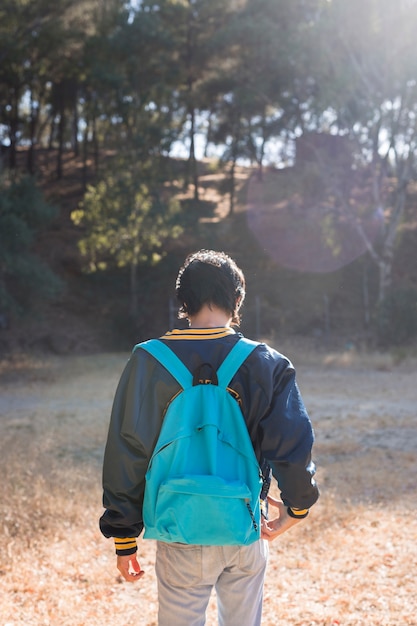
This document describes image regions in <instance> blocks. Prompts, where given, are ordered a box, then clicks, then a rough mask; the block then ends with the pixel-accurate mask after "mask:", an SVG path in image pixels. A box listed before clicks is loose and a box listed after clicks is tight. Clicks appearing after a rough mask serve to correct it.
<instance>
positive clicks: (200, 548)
mask: <svg viewBox="0 0 417 626" xmlns="http://www.w3.org/2000/svg"><path fill="white" fill-rule="evenodd" d="M176 294H177V298H178V301H179V304H180V310H179V316H180V317H183V318H186V319H187V320H188V323H189V328H187V329H186V330H178V329H175V330H171V331H170V332H167V333H166V334H165V335H163V336H162V337H161V338H160V340H161V341H162V342H163V343H165V344H166V345H168V346H169V347H170V348H171V349H172V350H173V351H174V353H175V354H176V355H177V356H178V357H179V358H180V360H181V361H182V362H183V363H184V364H185V366H186V367H187V368H188V369H189V370H190V371H191V372H193V371H195V370H196V368H198V366H201V364H203V363H210V365H211V366H212V367H213V368H214V369H217V368H218V367H219V366H220V364H221V363H222V362H223V360H224V359H225V357H226V356H227V354H228V353H229V352H230V350H231V349H232V347H233V346H234V345H235V344H236V342H237V341H239V338H240V337H241V334H240V333H239V332H236V331H235V330H234V329H233V326H235V325H238V324H239V322H240V318H239V310H240V308H241V306H242V303H243V301H244V298H245V278H244V275H243V273H242V271H241V270H240V269H239V267H238V266H237V265H236V263H235V262H234V261H233V260H232V259H231V258H230V257H229V256H227V255H226V254H225V253H223V252H215V251H212V250H200V251H199V252H196V253H194V254H191V255H190V256H188V257H187V259H186V260H185V262H184V265H183V266H182V267H181V269H180V271H179V274H178V277H177V282H176ZM229 386H230V388H231V391H232V392H233V395H234V396H235V397H236V399H237V400H238V401H239V403H240V406H241V410H242V413H243V416H244V420H245V422H246V425H247V429H248V432H249V435H250V439H251V442H252V445H253V448H254V451H255V454H256V457H257V459H258V462H259V464H260V466H261V468H262V471H263V474H264V485H267V486H268V483H269V481H270V473H271V472H272V475H273V477H274V478H275V479H276V481H277V483H278V488H279V490H280V495H281V501H277V500H275V499H273V498H271V497H269V496H266V493H267V488H266V489H263V490H262V496H261V497H262V498H264V500H266V501H267V502H268V504H269V505H270V513H273V516H272V519H269V520H268V519H267V517H266V516H264V515H263V516H262V532H261V538H260V539H259V540H257V541H255V542H253V543H251V544H250V545H243V546H242V545H227V546H217V545H187V544H183V543H167V542H163V541H157V553H156V575H157V580H158V601H159V613H158V623H159V626H172V625H173V624H175V626H201V625H203V624H204V623H205V612H206V607H207V604H208V602H209V598H210V594H211V591H212V589H213V587H214V588H215V590H216V595H217V604H218V614H219V624H220V625H221V626H233V625H239V626H257V625H258V624H260V623H261V613H262V593H263V583H264V576H265V569H266V564H267V555H268V541H272V540H273V539H275V538H276V537H278V536H279V535H281V534H282V533H284V532H285V531H287V530H288V529H290V528H291V527H292V526H294V525H295V524H298V523H300V521H301V520H303V519H304V518H306V517H307V515H308V512H309V508H310V507H311V506H312V505H313V504H314V503H315V502H316V500H317V498H318V489H317V486H316V484H315V482H314V478H313V477H314V473H315V467H314V464H313V462H312V460H311V451H312V445H313V430H312V426H311V422H310V419H309V417H308V414H307V411H306V409H305V406H304V403H303V401H302V398H301V395H300V392H299V389H298V386H297V383H296V379H295V371H294V368H293V366H292V364H291V363H290V361H289V360H288V359H287V358H286V357H285V356H283V355H282V354H280V353H278V352H277V351H276V350H274V349H273V348H271V347H270V346H268V345H267V344H265V343H260V344H259V345H258V346H257V347H256V348H255V349H254V350H253V352H252V353H251V354H250V355H249V356H248V357H247V359H246V360H245V361H244V363H243V365H241V367H240V368H239V370H238V371H237V372H236V374H235V376H234V377H233V378H232V380H231V382H230V384H229ZM180 391H181V387H180V386H179V383H177V382H176V380H175V379H174V377H173V376H172V375H171V374H170V373H169V372H168V371H167V369H165V368H164V367H163V366H162V365H161V364H160V363H159V362H158V361H157V360H156V359H155V358H154V357H153V356H151V355H150V354H148V353H147V352H145V351H144V350H140V349H139V350H134V351H133V353H132V355H131V357H130V359H129V361H128V363H127V365H126V367H125V370H124V372H123V374H122V376H121V379H120V382H119V385H118V388H117V391H116V394H115V398H114V403H113V410H112V416H111V421H110V426H109V433H108V439H107V445H106V450H105V457H104V465H103V490H104V496H103V504H104V507H105V509H106V510H105V512H104V514H103V516H102V517H101V519H100V528H101V531H102V533H103V535H104V536H105V537H113V538H114V542H115V548H116V554H117V567H118V569H119V571H120V573H121V574H122V576H123V577H124V578H125V579H126V580H127V581H136V580H138V579H140V578H141V577H142V576H143V574H144V572H143V571H142V570H141V567H140V564H139V560H138V558H137V537H138V536H139V535H140V534H141V532H142V530H143V526H144V524H143V516H142V506H143V497H144V490H145V473H146V471H147V468H148V464H149V461H150V458H151V456H152V452H153V450H154V448H155V445H156V443H157V440H158V436H159V433H160V430H161V426H162V422H163V418H164V411H165V409H166V407H167V405H168V404H169V402H170V401H171V400H172V398H173V397H174V396H176V394H178V393H179V392H180ZM266 501H264V503H263V506H262V510H263V512H264V513H265V515H266V511H267V506H265V504H266Z"/></svg>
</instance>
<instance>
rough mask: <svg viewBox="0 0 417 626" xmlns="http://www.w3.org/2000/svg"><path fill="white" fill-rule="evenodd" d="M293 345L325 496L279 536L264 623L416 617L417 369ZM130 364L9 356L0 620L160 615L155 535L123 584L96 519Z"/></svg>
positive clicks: (380, 622)
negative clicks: (310, 354)
mask: <svg viewBox="0 0 417 626" xmlns="http://www.w3.org/2000/svg"><path fill="white" fill-rule="evenodd" d="M283 351H284V350H283ZM286 353H288V354H289V356H291V357H293V359H294V361H295V362H296V363H298V364H299V368H298V372H299V381H300V386H301V389H302V391H303V395H304V397H305V400H306V402H307V405H308V407H309V409H310V413H311V416H312V419H313V421H314V424H315V429H316V435H317V444H316V452H315V457H316V460H317V462H318V465H319V471H318V480H319V482H320V485H321V491H322V497H321V499H320V501H319V503H318V504H317V505H316V506H315V507H314V509H313V510H312V513H311V516H310V519H309V520H308V522H306V523H304V524H300V525H299V526H298V527H296V528H295V529H293V530H292V531H291V532H290V533H288V534H287V535H285V536H284V537H282V539H281V540H280V541H276V542H275V543H274V544H272V546H271V556H270V563H269V569H268V576H267V581H266V586H265V607H264V624H265V626H276V624H292V625H293V626H311V625H320V626H336V625H339V624H340V625H343V626H403V625H404V626H407V625H408V626H411V625H416V624H417V616H416V614H415V608H416V605H415V603H416V598H417V582H416V578H415V574H414V572H415V569H416V566H417V519H416V515H415V512H416V503H415V493H416V489H415V479H416V473H415V467H416V461H417V445H416V444H417V425H416V408H415V407H416V399H417V391H416V383H415V381H416V371H417V367H414V365H413V366H412V365H410V363H408V364H407V367H405V365H403V366H394V364H393V363H392V361H390V360H389V359H388V358H387V357H386V356H383V355H376V356H375V355H367V356H366V358H365V357H364V355H352V354H351V355H350V356H349V358H348V356H346V355H337V354H327V355H326V354H324V353H323V354H322V356H321V357H320V360H319V365H317V364H316V365H315V366H314V367H313V366H312V364H313V360H312V359H309V358H307V356H306V355H304V359H301V358H299V357H298V355H297V356H294V355H293V354H291V352H290V351H289V350H286ZM124 362H125V355H101V356H91V357H77V358H72V357H71V358H54V359H46V360H41V359H39V360H33V359H25V358H24V357H22V358H20V359H16V360H15V361H14V362H12V363H10V362H8V363H6V362H4V363H0V453H1V455H0V468H1V476H2V485H1V500H0V524H1V526H0V528H1V534H2V541H1V543H0V616H1V625H2V626H18V625H22V624H25V625H27V626H32V625H33V626H38V625H39V626H40V625H42V626H47V625H57V626H58V625H59V626H105V625H107V624H109V625H110V624H111V625H112V626H133V625H141V626H151V625H153V624H156V585H155V576H154V572H153V563H154V545H153V543H152V542H143V543H141V555H142V559H141V562H142V566H143V568H144V569H145V570H146V576H145V577H144V579H143V582H141V583H140V584H138V585H129V584H127V583H123V582H122V581H121V580H120V578H119V576H118V574H117V570H116V569H115V559H114V555H113V547H112V545H111V542H110V541H106V540H105V539H104V538H102V536H101V535H100V533H99V531H98V524H97V521H98V517H99V515H100V514H101V487H100V473H101V458H102V450H103V444H104V441H105V436H106V430H107V423H108V417H109V411H110V406H111V401H112V397H113V393H114V389H115V385H116V384H117V380H118V377H119V375H120V372H121V369H122V367H123V364H124ZM207 623H208V625H209V626H212V625H214V624H215V623H216V620H215V605H214V600H213V601H212V602H211V604H210V607H209V611H208V622H207ZM173 626H175V625H173Z"/></svg>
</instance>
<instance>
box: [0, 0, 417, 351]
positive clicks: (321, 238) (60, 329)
mask: <svg viewBox="0 0 417 626" xmlns="http://www.w3.org/2000/svg"><path fill="white" fill-rule="evenodd" d="M416 23H417V3H416V2H414V1H413V0H402V1H399V2H397V3H393V2H391V1H390V0H350V1H349V2H344V1H343V0H332V1H328V0H291V2H288V1H285V0H161V1H159V2H152V1H148V0H142V1H141V2H136V3H133V2H131V3H128V2H124V1H122V0H55V1H54V2H49V1H48V0H31V1H30V2H27V1H26V0H3V2H2V3H1V7H0V141H1V174H0V176H1V178H0V186H1V196H0V349H1V351H2V352H3V353H5V352H16V351H22V350H23V351H27V350H42V351H49V352H51V351H52V352H55V353H59V354H67V353H74V352H91V351H96V350H103V349H104V350H115V349H117V350H119V349H123V350H124V349H128V348H129V347H130V346H131V345H132V344H133V343H135V342H136V341H139V340H142V339H145V338H147V337H149V336H152V335H158V334H161V333H162V332H164V331H165V330H166V328H167V327H168V326H173V325H175V324H176V316H175V301H174V289H173V286H174V281H175V276H176V272H177V269H178V267H179V265H180V263H181V261H182V260H183V258H184V256H185V255H186V254H187V253H189V252H191V251H193V250H195V249H198V248H201V247H206V248H216V249H223V250H225V251H226V252H228V253H229V254H231V255H232V256H233V257H234V258H236V259H237V261H238V263H239V264H240V265H241V266H242V268H243V269H244V271H245V274H246V276H247V281H248V297H247V300H246V303H245V308H244V322H243V325H242V330H243V331H244V332H245V333H247V334H251V335H252V336H258V337H261V336H263V337H273V338H275V339H276V340H278V341H279V339H280V338H281V337H286V338H287V337H290V336H295V335H301V336H303V337H304V338H306V339H309V340H311V342H313V344H314V345H315V346H317V347H318V346H320V345H324V344H325V345H326V346H329V345H332V344H337V347H339V348H345V349H347V350H349V349H355V348H357V349H362V348H364V349H368V348H369V347H372V348H378V349H383V350H386V349H388V348H389V349H394V350H395V351H396V354H397V355H398V356H399V357H401V355H404V354H405V353H406V352H409V351H410V350H413V345H414V346H415V338H416V336H417V255H416V252H415V250H416V243H417V186H416V183H417V171H416V154H417V151H416V141H417V134H416V131H417V127H416V124H417V117H416V114H417V82H416V80H417V48H416V46H415V24H416Z"/></svg>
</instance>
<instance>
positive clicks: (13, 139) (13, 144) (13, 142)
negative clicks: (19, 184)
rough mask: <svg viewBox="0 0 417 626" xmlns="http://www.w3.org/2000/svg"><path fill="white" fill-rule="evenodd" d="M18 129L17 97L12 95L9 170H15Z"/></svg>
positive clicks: (15, 94)
mask: <svg viewBox="0 0 417 626" xmlns="http://www.w3.org/2000/svg"><path fill="white" fill-rule="evenodd" d="M18 129H19V96H18V94H17V93H14V98H13V107H12V114H11V117H10V124H9V141H10V148H9V167H10V169H11V170H14V169H16V165H17V161H16V152H17V133H18Z"/></svg>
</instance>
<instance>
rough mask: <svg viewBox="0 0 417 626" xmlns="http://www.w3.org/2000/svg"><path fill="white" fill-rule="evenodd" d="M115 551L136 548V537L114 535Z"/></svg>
mask: <svg viewBox="0 0 417 626" xmlns="http://www.w3.org/2000/svg"><path fill="white" fill-rule="evenodd" d="M114 547H115V548H116V552H118V553H119V552H125V551H126V552H127V551H128V550H129V551H134V550H136V549H137V543H136V537H114Z"/></svg>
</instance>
